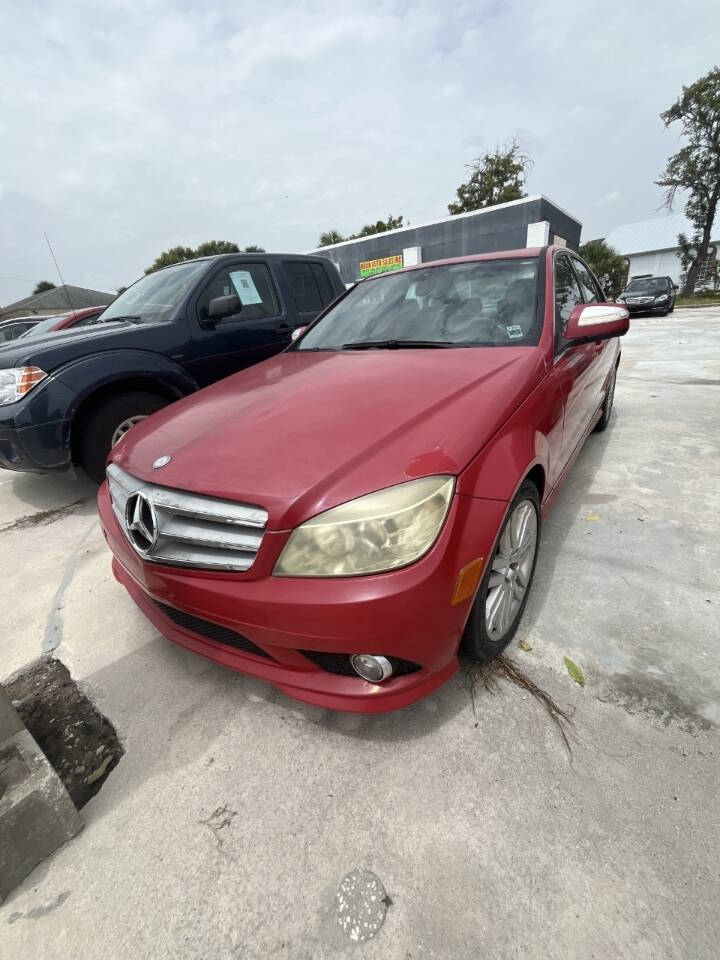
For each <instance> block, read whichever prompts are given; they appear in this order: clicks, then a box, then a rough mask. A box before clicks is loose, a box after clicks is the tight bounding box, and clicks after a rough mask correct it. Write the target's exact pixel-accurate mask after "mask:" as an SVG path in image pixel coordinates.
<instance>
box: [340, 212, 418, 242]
mask: <svg viewBox="0 0 720 960" xmlns="http://www.w3.org/2000/svg"><path fill="white" fill-rule="evenodd" d="M404 220H405V218H404V217H403V216H399V217H394V216H393V215H392V214H391V213H390V214H388V218H387V220H378V221H377V223H366V224H365V226H364V227H361V228H360V230H359V231H358V232H357V233H353V234H352V235H351V236H349V237H348V240H357V239H358V238H359V237H372V236H373V235H374V234H376V233H385V231H386V230H397V229H398V227H402V226H403V223H404Z"/></svg>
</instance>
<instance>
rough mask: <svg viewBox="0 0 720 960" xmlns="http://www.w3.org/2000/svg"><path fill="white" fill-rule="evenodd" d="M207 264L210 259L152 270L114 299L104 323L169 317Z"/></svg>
mask: <svg viewBox="0 0 720 960" xmlns="http://www.w3.org/2000/svg"><path fill="white" fill-rule="evenodd" d="M207 264H208V262H207V260H193V261H191V262H190V263H178V264H177V265H176V266H174V267H166V268H165V269H164V270H158V271H157V272H156V273H149V274H148V275H147V276H146V277H142V278H141V279H140V280H138V281H137V283H134V284H133V285H132V286H131V287H128V289H127V290H126V291H125V292H124V293H121V294H120V296H119V297H118V298H117V300H113V302H112V303H111V304H110V306H109V307H108V308H107V309H106V310H105V311H104V312H103V314H102V323H106V322H107V321H108V320H120V319H122V318H125V317H128V318H130V319H131V320H133V321H134V322H135V323H151V322H156V321H158V320H168V319H169V318H170V317H171V316H172V314H173V313H174V312H175V309H176V308H177V305H178V304H179V303H180V301H181V300H182V298H183V296H184V295H185V293H186V292H187V290H188V287H189V286H190V285H191V284H192V283H193V281H194V280H195V279H196V277H198V276H199V275H200V274H201V273H202V272H203V270H205V269H206V267H207Z"/></svg>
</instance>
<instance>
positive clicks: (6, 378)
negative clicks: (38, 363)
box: [0, 367, 47, 406]
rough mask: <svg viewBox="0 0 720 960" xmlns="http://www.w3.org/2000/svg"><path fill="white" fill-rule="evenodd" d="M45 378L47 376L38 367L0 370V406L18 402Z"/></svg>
mask: <svg viewBox="0 0 720 960" xmlns="http://www.w3.org/2000/svg"><path fill="white" fill-rule="evenodd" d="M46 376H47V374H46V373H45V371H44V370H41V369H40V367H12V368H11V369H9V370H0V406H2V405H3V404H5V403H15V401H16V400H20V398H21V397H24V396H25V394H26V393H29V392H30V391H31V390H32V388H33V387H36V386H37V385H38V384H39V383H40V382H41V381H42V380H44V379H45V377H46Z"/></svg>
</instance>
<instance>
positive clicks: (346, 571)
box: [273, 476, 455, 577]
mask: <svg viewBox="0 0 720 960" xmlns="http://www.w3.org/2000/svg"><path fill="white" fill-rule="evenodd" d="M454 489H455V478H454V477H448V476H438V477H422V478H420V479H418V480H409V481H408V482H407V483H401V484H398V485H397V486H395V487H387V488H386V489H385V490H378V491H377V492H376V493H370V494H368V495H367V496H365V497H359V498H358V499H357V500H350V501H349V502H348V503H343V504H341V505H340V506H339V507H333V509H332V510H327V511H326V512H325V513H321V514H319V515H318V516H317V517H313V518H312V519H311V520H308V521H306V522H305V523H303V524H302V525H301V526H299V527H298V528H297V530H294V531H293V533H292V534H291V536H290V539H289V540H288V542H287V543H286V544H285V549H284V550H283V552H282V553H281V555H280V557H279V559H278V561H277V563H276V564H275V570H274V571H273V573H274V574H275V575H276V576H285V577H353V576H360V575H362V574H368V573H381V572H383V571H387V570H394V569H396V568H397V567H404V566H407V564H409V563H413V562H414V561H415V560H419V559H420V557H422V556H423V554H425V553H427V551H428V550H429V549H430V547H431V546H432V545H433V544H434V543H435V540H436V539H437V537H438V534H439V533H440V530H441V529H442V525H443V523H444V522H445V517H446V516H447V512H448V509H449V507H450V502H451V500H452V495H453V490H454Z"/></svg>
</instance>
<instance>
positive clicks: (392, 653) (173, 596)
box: [98, 484, 507, 713]
mask: <svg viewBox="0 0 720 960" xmlns="http://www.w3.org/2000/svg"><path fill="white" fill-rule="evenodd" d="M98 508H99V512H100V519H101V523H102V526H103V531H104V534H105V537H106V539H107V541H108V544H109V546H110V549H111V550H112V552H113V554H114V560H113V572H114V574H115V577H116V578H117V579H118V581H119V582H120V583H121V584H123V586H125V588H126V589H127V591H128V593H129V594H130V596H131V597H132V599H133V600H134V601H135V603H136V604H137V605H138V606H139V607H140V609H141V610H142V611H143V613H145V615H146V616H147V617H148V619H149V620H150V621H151V622H152V623H153V624H154V625H155V626H156V627H157V629H158V630H159V631H160V633H161V634H163V636H165V637H166V638H167V639H169V640H172V641H174V642H175V643H178V644H180V645H181V646H183V647H186V648H187V649H189V650H192V651H194V652H195V653H199V654H201V655H202V656H204V657H207V658H208V659H210V660H213V661H215V662H216V663H219V664H221V665H223V666H226V667H230V668H232V669H234V670H238V671H240V672H242V673H247V674H250V675H252V676H255V677H259V678H261V679H263V680H267V681H268V682H270V683H272V684H273V685H274V686H275V687H277V688H278V689H279V690H281V691H282V692H283V693H286V694H288V695H289V696H292V697H295V698H297V699H299V700H304V701H306V702H308V703H313V704H316V705H318V706H321V707H327V708H330V709H334V710H350V711H356V712H360V713H375V712H380V711H385V710H394V709H397V708H399V707H404V706H408V705H409V704H411V703H414V702H416V701H417V700H420V699H421V698H422V697H424V696H426V695H427V694H429V693H431V692H432V691H433V690H435V689H436V688H437V687H439V686H440V685H441V684H443V683H444V682H445V681H446V680H447V679H449V677H451V676H452V675H453V674H454V673H455V671H456V670H457V667H458V659H457V649H458V644H459V641H460V638H461V636H462V631H463V628H464V626H465V621H466V619H467V616H468V613H469V610H470V606H471V603H472V599H468V600H466V601H464V602H463V603H459V604H457V605H454V606H453V605H452V604H451V598H452V594H453V590H454V588H455V583H456V580H457V576H458V572H459V571H460V570H461V569H462V567H464V566H465V565H466V564H467V563H469V562H470V561H471V560H474V559H476V558H477V557H479V556H482V557H485V558H487V557H488V556H490V555H491V551H492V548H493V545H494V542H495V537H496V535H497V532H498V530H499V528H500V525H501V523H502V520H503V517H504V515H505V511H506V509H507V504H506V503H505V502H503V501H498V500H479V499H476V498H473V497H466V496H462V495H460V494H456V495H455V498H454V501H453V504H452V507H451V510H450V513H449V516H448V518H447V521H446V523H445V526H444V528H443V530H442V532H441V534H440V537H439V538H438V541H437V542H436V544H435V546H434V547H433V548H432V550H431V551H430V552H429V553H428V554H426V556H425V557H423V558H422V559H421V560H419V561H418V562H417V563H414V564H412V565H411V566H409V567H405V568H404V569H402V570H396V571H392V572H391V573H385V574H376V575H373V576H367V577H347V578H332V579H330V578H328V579H309V578H308V579H304V578H292V577H288V578H286V577H273V576H272V575H271V573H272V568H273V566H274V563H275V560H276V559H277V557H278V556H279V554H280V551H281V550H282V547H283V546H284V544H285V542H286V541H287V538H288V536H289V531H284V532H273V531H268V532H266V534H265V538H264V540H263V543H262V546H261V548H260V551H259V553H258V556H257V558H256V561H255V564H254V565H253V568H252V569H251V570H249V571H248V572H247V573H244V574H227V573H211V572H207V571H199V570H186V569H181V568H177V567H169V566H161V565H159V564H154V563H148V562H146V561H143V560H142V559H141V558H140V557H139V555H138V554H137V553H136V552H135V551H134V549H133V548H132V547H131V546H130V544H129V543H128V541H127V539H126V538H125V535H124V534H123V532H122V530H121V528H120V526H119V525H118V522H117V520H116V518H115V514H114V512H113V510H112V506H111V504H110V498H109V494H108V490H107V484H103V485H102V487H101V488H100V491H99V494H98ZM193 618H198V619H199V621H200V622H202V621H205V629H202V631H200V629H198V628H199V627H200V623H198V619H193ZM193 625H195V626H193ZM208 627H209V628H212V627H216V628H218V629H216V630H213V629H207V628H208ZM223 628H226V629H225V631H223ZM228 631H233V633H234V634H237V635H240V640H241V641H242V640H246V641H248V642H246V643H244V644H242V643H240V644H238V643H233V642H232V639H231V637H232V634H231V635H230V636H227V633H228ZM303 651H304V652H303ZM353 653H371V654H382V655H383V656H386V657H389V658H391V659H393V658H395V659H396V660H399V661H404V662H409V663H410V664H412V665H414V666H415V667H416V669H414V671H413V672H407V673H404V674H402V675H394V676H392V677H390V678H389V679H388V680H386V681H384V682H383V683H382V684H372V683H368V682H367V681H365V680H362V679H361V678H360V677H357V676H354V675H343V674H340V673H338V672H331V670H329V669H327V667H323V666H319V665H318V663H317V662H316V661H317V660H318V659H320V660H321V661H323V662H329V661H330V660H332V659H333V658H328V657H327V656H321V657H320V658H318V654H321V655H330V654H337V655H338V656H337V657H335V658H334V661H335V662H336V663H342V662H343V661H344V658H345V657H347V658H349V656H350V655H351V654H353ZM311 656H315V658H316V659H315V661H314V660H313V659H311Z"/></svg>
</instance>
